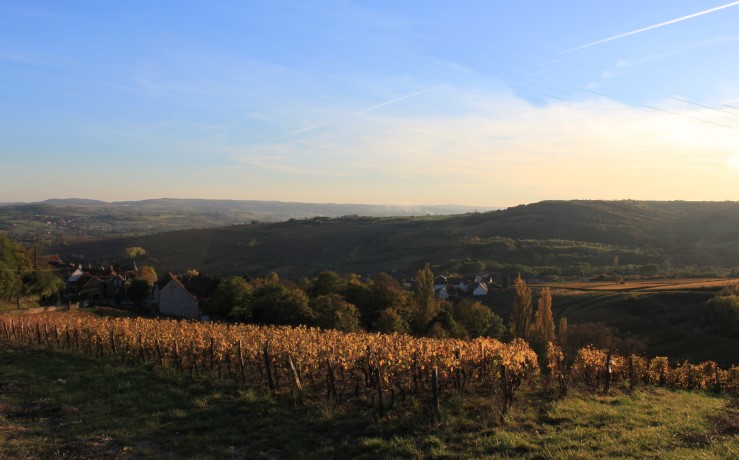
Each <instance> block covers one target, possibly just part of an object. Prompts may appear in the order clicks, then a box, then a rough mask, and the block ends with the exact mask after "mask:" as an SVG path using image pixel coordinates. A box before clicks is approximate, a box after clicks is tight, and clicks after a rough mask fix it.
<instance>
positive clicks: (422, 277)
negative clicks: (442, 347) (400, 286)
mask: <svg viewBox="0 0 739 460" xmlns="http://www.w3.org/2000/svg"><path fill="white" fill-rule="evenodd" d="M435 294H436V293H435V291H434V273H433V272H432V271H431V267H430V266H429V264H426V266H425V267H423V268H422V269H421V270H419V271H418V272H417V273H416V289H415V291H414V292H413V300H415V303H416V309H417V310H416V312H415V315H414V321H413V322H414V325H413V326H414V329H415V330H416V332H421V331H422V330H423V329H424V328H425V327H426V325H427V324H428V323H429V321H431V319H432V318H433V317H434V316H435V315H436V313H438V310H439V308H438V307H439V306H438V303H437V302H436V295H435Z"/></svg>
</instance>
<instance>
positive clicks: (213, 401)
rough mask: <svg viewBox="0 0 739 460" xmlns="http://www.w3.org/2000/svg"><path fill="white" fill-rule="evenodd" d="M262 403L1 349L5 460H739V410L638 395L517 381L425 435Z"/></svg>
mask: <svg viewBox="0 0 739 460" xmlns="http://www.w3.org/2000/svg"><path fill="white" fill-rule="evenodd" d="M411 401H412V402H409V403H407V404H405V405H400V406H399V407H397V409H396V410H394V411H393V412H391V413H389V414H386V415H383V416H376V415H373V413H372V411H371V410H370V409H368V407H369V403H368V402H367V401H355V402H354V403H352V404H349V405H346V406H343V407H342V408H339V409H332V408H331V407H327V406H326V405H325V403H323V402H322V400H318V401H310V400H302V401H296V400H293V399H292V398H290V397H289V396H288V395H282V396H277V397H275V398H269V397H267V396H265V395H263V394H261V392H259V391H256V392H255V391H250V390H244V389H240V388H234V387H233V386H232V385H231V384H226V383H222V382H217V381H216V382H212V381H202V380H197V379H191V378H188V377H183V376H178V375H172V374H169V373H167V372H163V371H159V370H155V369H150V368H147V367H138V368H132V367H128V366H122V365H119V364H114V363H112V362H110V361H106V360H95V359H92V358H88V357H84V356H78V355H71V354H63V353H53V352H48V351H44V350H29V349H25V348H17V347H3V348H2V349H0V458H88V459H103V458H104V459H109V458H126V459H143V458H265V459H293V458H366V459H373V458H391V459H392V458H419V459H420V458H445V459H454V458H529V459H533V458H544V459H548V458H580V459H589V458H655V459H656V458H660V459H663V458H673V459H684V458H705V459H729V458H739V403H738V402H737V400H736V399H735V400H733V401H732V400H730V399H729V398H727V397H726V396H715V395H711V394H706V393H702V392H694V393H690V392H672V391H669V390H664V389H646V390H640V391H637V392H634V393H629V392H628V391H627V390H625V389H623V388H617V389H616V390H615V391H614V392H613V393H612V395H611V396H603V395H600V394H597V393H595V392H593V391H591V390H588V389H576V390H574V391H573V392H572V394H571V395H570V396H568V397H567V398H565V399H561V400H556V399H553V398H551V397H550V396H548V393H547V392H546V391H543V390H542V389H541V387H540V386H539V385H538V384H534V385H533V386H532V387H526V386H524V389H523V390H522V391H521V392H520V393H518V394H517V398H516V402H515V403H514V406H513V409H512V410H511V411H510V412H508V413H507V414H506V415H504V416H503V415H501V413H500V411H499V410H498V408H497V406H496V404H495V403H494V399H493V398H492V397H491V398H486V397H484V395H471V394H467V395H451V396H447V397H446V398H445V399H444V400H443V401H442V423H441V424H440V425H439V426H434V425H432V424H431V423H430V421H429V418H428V417H427V415H426V410H425V407H424V404H422V403H420V402H418V401H416V400H411Z"/></svg>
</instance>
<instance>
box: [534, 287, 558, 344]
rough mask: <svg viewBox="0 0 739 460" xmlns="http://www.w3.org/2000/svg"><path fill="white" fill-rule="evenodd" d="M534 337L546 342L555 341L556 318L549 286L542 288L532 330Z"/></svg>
mask: <svg viewBox="0 0 739 460" xmlns="http://www.w3.org/2000/svg"><path fill="white" fill-rule="evenodd" d="M531 334H532V339H535V340H538V341H540V342H542V343H544V344H546V343H547V342H552V341H554V319H553V318H552V293H551V292H550V291H549V288H548V287H545V288H543V289H542V290H541V296H540V297H539V301H538V305H537V308H536V315H535V319H534V326H533V328H532V330H531Z"/></svg>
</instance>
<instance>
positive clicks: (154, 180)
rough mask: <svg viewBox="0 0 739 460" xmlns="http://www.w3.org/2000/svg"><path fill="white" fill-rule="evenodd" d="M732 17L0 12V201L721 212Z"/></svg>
mask: <svg viewBox="0 0 739 460" xmlns="http://www.w3.org/2000/svg"><path fill="white" fill-rule="evenodd" d="M737 24H739V2H721V1H692V0H691V1H687V0H660V1H651V2H637V1H621V2H592V1H572V2H545V1H519V2H489V1H461V2H460V1H457V2H383V1H336V2H282V1H274V2H238V1H180V2H142V1H126V2H80V1H72V2H58V1H25V0H24V1H13V0H9V1H3V2H2V3H0V152H1V153H0V155H1V158H2V167H0V202H10V201H35V200H43V199H46V198H51V197H83V198H94V199H101V200H109V201H115V200H136V199H144V198H158V197H172V198H219V199H254V200H281V201H301V202H337V203H386V204H448V203H454V204H464V205H474V206H509V205H516V204H519V203H530V202H535V201H540V200H545V199H626V198H630V199H648V200H739V187H738V186H737V183H739V60H737V59H736V55H737V52H736V50H737V49H738V48H737V47H738V46H739V29H738V28H737Z"/></svg>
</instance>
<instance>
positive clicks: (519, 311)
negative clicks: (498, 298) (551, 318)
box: [510, 274, 531, 340]
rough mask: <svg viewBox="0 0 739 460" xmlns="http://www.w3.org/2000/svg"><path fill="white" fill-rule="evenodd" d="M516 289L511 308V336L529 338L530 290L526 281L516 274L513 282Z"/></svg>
mask: <svg viewBox="0 0 739 460" xmlns="http://www.w3.org/2000/svg"><path fill="white" fill-rule="evenodd" d="M514 287H515V289H516V300H515V301H514V303H513V309H512V310H511V323H510V330H511V335H512V336H513V338H521V339H524V340H528V339H529V328H530V327H531V290H530V289H529V288H528V286H526V282H525V281H524V280H523V279H521V275H520V274H519V275H518V278H516V282H515V284H514Z"/></svg>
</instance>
